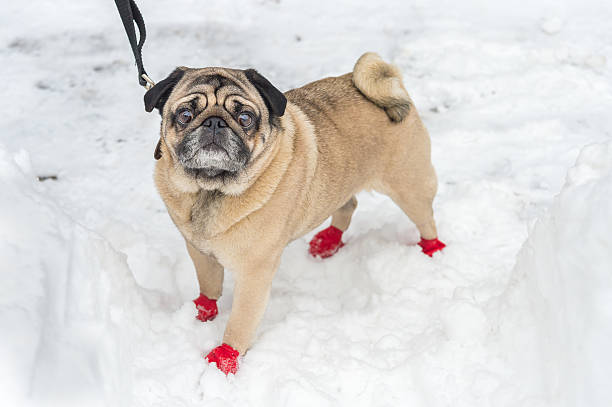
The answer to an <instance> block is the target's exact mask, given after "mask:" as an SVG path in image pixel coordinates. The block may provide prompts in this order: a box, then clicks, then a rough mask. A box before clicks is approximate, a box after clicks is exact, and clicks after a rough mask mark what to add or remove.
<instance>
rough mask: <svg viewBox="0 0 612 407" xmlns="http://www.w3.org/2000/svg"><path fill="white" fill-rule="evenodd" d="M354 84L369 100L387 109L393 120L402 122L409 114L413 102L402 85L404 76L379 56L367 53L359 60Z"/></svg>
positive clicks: (354, 73)
mask: <svg viewBox="0 0 612 407" xmlns="http://www.w3.org/2000/svg"><path fill="white" fill-rule="evenodd" d="M353 83H354V84H355V86H356V87H357V89H359V90H360V91H361V92H362V93H363V94H364V95H366V97H367V98H368V99H370V100H371V101H373V102H374V103H376V104H377V105H378V106H380V107H382V108H383V109H385V111H386V112H387V115H388V116H389V117H390V118H391V120H393V121H395V122H400V121H402V120H403V119H404V117H406V115H407V114H408V111H409V110H410V104H411V103H412V101H411V100H410V97H409V96H408V92H406V89H404V85H403V84H402V74H401V72H400V70H399V69H398V68H397V67H396V66H395V65H392V64H388V63H386V62H385V61H383V60H382V59H381V58H380V56H378V54H375V53H373V52H367V53H365V54H363V55H362V56H361V58H359V60H358V61H357V63H356V64H355V68H353Z"/></svg>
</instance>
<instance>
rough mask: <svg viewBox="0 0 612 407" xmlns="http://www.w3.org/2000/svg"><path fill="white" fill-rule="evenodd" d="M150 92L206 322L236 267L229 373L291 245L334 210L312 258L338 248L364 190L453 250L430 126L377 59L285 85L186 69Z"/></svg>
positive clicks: (216, 355)
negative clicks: (227, 273) (437, 216)
mask: <svg viewBox="0 0 612 407" xmlns="http://www.w3.org/2000/svg"><path fill="white" fill-rule="evenodd" d="M144 100H145V108H146V110H147V111H148V112H150V111H152V110H153V109H158V110H159V113H160V114H161V131H160V135H161V137H160V140H159V143H158V145H157V148H156V150H155V158H156V159H158V161H157V164H156V168H155V176H154V178H155V184H156V186H157V189H158V190H159V194H160V195H161V197H162V199H163V201H164V203H165V205H166V207H167V209H168V213H169V214H170V217H171V218H172V220H173V222H174V223H175V225H176V227H177V228H178V230H179V231H180V232H181V234H182V235H183V237H184V239H185V242H186V245H187V251H188V253H189V255H190V256H191V259H192V260H193V263H194V266H195V269H196V273H197V277H198V281H199V285H200V293H201V295H200V297H199V298H197V299H196V300H194V303H195V305H196V308H197V312H198V314H197V318H198V319H200V320H202V321H208V320H211V319H213V318H214V317H215V316H216V315H217V313H218V310H217V304H216V301H217V299H218V298H219V297H220V296H221V289H222V283H223V273H224V270H225V269H229V270H232V271H233V272H234V273H235V286H234V297H233V303H232V309H231V313H230V317H229V321H228V323H227V326H226V328H225V333H224V336H223V341H222V344H221V345H220V346H218V347H216V348H215V349H213V350H212V351H210V353H209V354H208V355H207V356H206V359H207V360H208V361H209V362H210V363H216V365H217V367H218V368H219V369H220V370H222V371H223V372H224V373H226V374H229V373H236V371H237V368H238V358H239V356H240V355H243V354H244V353H245V352H246V351H247V349H248V348H249V346H250V345H251V341H252V339H253V337H254V334H255V331H256V329H257V326H258V324H259V322H260V320H261V318H262V316H263V314H264V311H265V309H266V304H267V302H268V297H269V295H270V286H271V284H272V279H273V277H274V274H275V273H276V270H277V268H278V265H279V262H280V257H281V254H282V252H283V249H284V248H285V246H287V244H288V243H289V242H291V241H292V240H295V239H297V238H299V237H301V236H303V235H304V234H306V233H308V232H309V231H311V230H312V229H314V228H315V227H317V226H318V225H320V224H322V223H323V222H324V221H325V220H326V219H327V218H328V217H330V216H331V218H332V219H331V226H330V227H328V228H326V229H325V230H323V231H321V232H319V233H318V234H317V235H316V236H315V237H314V238H313V239H312V241H311V242H310V253H311V254H312V255H313V256H318V257H329V256H330V255H333V254H334V253H335V252H336V251H337V250H338V249H339V248H341V247H342V246H343V245H344V243H343V242H342V234H343V232H344V231H346V229H347V228H348V226H349V224H350V222H351V217H352V215H353V212H354V211H355V208H356V206H357V200H356V198H355V194H357V193H358V192H359V191H361V190H364V189H368V190H375V191H378V192H381V193H383V194H385V195H387V196H389V197H390V198H391V199H392V200H393V201H394V202H395V203H396V204H397V205H399V207H400V208H401V209H402V210H403V212H404V213H405V214H406V215H407V216H408V218H410V220H412V222H414V224H415V225H416V227H417V228H418V230H419V232H420V235H421V241H420V243H419V245H420V246H421V247H422V250H423V251H424V252H425V253H426V254H428V255H430V256H431V255H432V254H433V253H434V252H436V251H438V250H441V249H442V248H443V247H444V244H443V243H442V242H440V241H439V240H438V236H437V232H436V225H435V222H434V217H433V210H432V201H433V199H434V196H435V194H436V189H437V179H436V174H435V171H434V168H433V166H432V163H431V158H430V139H429V135H428V133H427V130H426V129H425V127H424V126H423V123H422V122H421V119H420V118H419V115H418V113H417V111H416V109H415V107H414V104H413V103H412V100H411V99H410V97H409V95H408V93H407V91H406V89H405V88H404V85H403V84H402V79H401V74H400V72H399V70H398V68H397V67H395V66H394V65H391V64H388V63H386V62H384V61H383V60H382V59H381V58H380V57H379V56H378V55H377V54H374V53H366V54H364V55H363V56H361V57H360V58H359V60H358V61H357V63H356V64H355V67H354V69H353V72H351V73H348V74H345V75H342V76H338V77H330V78H325V79H321V80H318V81H316V82H313V83H310V84H307V85H305V86H303V87H301V88H298V89H293V90H290V91H288V92H285V93H282V92H281V91H279V90H278V89H277V88H276V87H274V86H273V85H272V84H271V83H270V82H269V81H268V80H267V79H266V78H264V77H263V76H262V75H261V74H260V73H258V72H257V71H255V70H253V69H247V70H239V69H227V68H214V67H213V68H202V69H192V68H186V67H179V68H177V69H176V70H175V71H174V72H172V73H171V74H170V76H168V77H167V78H166V79H164V80H162V81H160V82H159V83H157V84H156V85H155V86H154V87H152V88H151V89H150V90H148V92H147V93H146V94H145V97H144Z"/></svg>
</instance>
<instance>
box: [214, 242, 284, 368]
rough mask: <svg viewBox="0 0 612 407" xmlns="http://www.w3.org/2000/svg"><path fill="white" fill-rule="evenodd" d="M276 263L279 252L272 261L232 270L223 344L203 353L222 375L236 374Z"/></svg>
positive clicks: (250, 339)
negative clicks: (232, 297) (228, 312)
mask: <svg viewBox="0 0 612 407" xmlns="http://www.w3.org/2000/svg"><path fill="white" fill-rule="evenodd" d="M279 262H280V254H279V255H278V256H275V260H274V261H273V262H269V261H264V262H261V263H259V264H260V265H259V266H253V264H257V263H258V262H254V263H253V264H252V265H251V266H250V267H249V269H248V270H237V271H236V274H235V275H236V285H235V287H234V301H233V303H232V312H231V314H230V318H229V321H228V323H227V326H226V328H225V334H224V335H223V344H222V345H221V346H218V347H216V348H215V349H213V350H212V351H211V352H210V353H209V354H208V355H207V356H206V360H207V361H208V362H209V363H216V364H217V367H218V368H219V369H220V370H221V371H222V372H223V373H225V374H228V373H236V371H237V370H238V356H239V355H243V354H244V353H245V352H246V351H247V349H248V348H249V346H250V344H251V341H252V339H253V337H254V336H255V331H256V330H257V327H258V326H259V322H260V320H261V318H262V316H263V314H264V312H265V310H266V306H267V304H268V298H269V297H270V287H271V285H272V277H273V276H274V273H275V271H276V269H277V268H278V264H279ZM247 267H248V266H247Z"/></svg>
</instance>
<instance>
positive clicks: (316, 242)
mask: <svg viewBox="0 0 612 407" xmlns="http://www.w3.org/2000/svg"><path fill="white" fill-rule="evenodd" d="M342 246H344V243H342V231H341V230H340V229H338V228H337V227H335V226H330V227H328V228H327V229H323V230H322V231H320V232H319V233H317V234H316V235H315V237H313V238H312V240H311V241H310V249H309V250H308V251H309V252H310V254H311V255H312V256H313V257H321V258H322V259H324V258H326V257H331V256H333V255H334V254H335V253H336V252H337V251H338V249H340V248H341V247H342Z"/></svg>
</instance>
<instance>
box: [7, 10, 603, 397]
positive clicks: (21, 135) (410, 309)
mask: <svg viewBox="0 0 612 407" xmlns="http://www.w3.org/2000/svg"><path fill="white" fill-rule="evenodd" d="M140 3H142V4H140V8H141V10H142V12H143V14H144V16H145V20H146V21H147V26H148V33H149V36H148V40H147V45H146V46H145V50H144V61H145V67H146V68H147V70H148V72H149V73H150V75H151V77H152V78H153V79H154V80H160V79H162V78H163V77H164V75H167V74H168V73H169V72H170V71H171V70H172V69H173V68H174V67H175V66H176V65H187V66H205V65H223V66H232V67H242V68H245V67H256V68H257V69H258V70H259V71H260V72H262V73H263V74H264V75H266V76H267V77H268V78H269V79H270V80H271V81H272V82H273V83H275V84H277V85H278V86H279V88H281V89H283V90H286V89H289V88H291V87H294V86H299V85H301V84H303V83H306V82H308V81H311V80H314V79H317V78H320V77H322V76H325V75H336V74H341V73H344V72H347V71H349V70H350V69H351V68H352V66H353V64H354V63H355V61H356V59H357V58H358V57H359V56H360V55H361V54H362V53H363V52H365V51H370V50H371V51H376V52H379V53H380V54H381V55H382V56H383V57H384V58H386V59H388V60H391V61H393V62H394V63H396V64H397V65H398V66H399V67H400V69H401V70H402V72H403V73H404V76H405V83H406V87H407V88H408V90H409V92H410V94H411V96H412V98H413V99H414V100H415V103H416V105H417V107H418V109H419V111H420V112H421V114H422V116H423V120H424V122H425V124H426V126H427V127H428V129H429V131H430V133H431V135H432V144H433V161H434V164H435V166H436V169H437V172H438V177H439V181H440V190H439V194H438V197H437V199H436V202H435V211H436V218H437V221H438V229H439V232H440V237H441V239H442V240H443V241H445V243H447V244H448V247H447V248H446V249H445V250H444V252H443V253H440V254H436V255H435V256H434V257H433V258H429V257H427V256H424V255H423V254H422V253H420V251H419V248H418V246H415V244H416V242H417V241H418V233H417V231H416V228H415V227H414V225H412V224H411V223H410V222H409V221H408V220H407V219H406V217H405V216H404V215H403V214H402V212H401V211H400V210H399V209H398V208H397V207H395V206H394V205H393V203H392V202H391V201H390V200H388V199H387V198H385V197H383V196H381V195H378V194H373V193H363V194H360V196H358V200H359V206H358V208H357V211H356V213H355V216H354V217H353V222H352V225H351V227H350V229H349V230H348V232H347V233H346V243H347V244H346V246H345V247H344V248H342V249H341V250H340V251H339V252H338V253H337V254H336V255H335V256H334V257H332V258H330V259H326V260H324V261H320V260H313V259H310V258H309V256H308V254H307V248H308V244H307V243H308V240H309V238H310V237H312V235H313V234H314V231H313V233H311V234H309V235H308V236H305V237H304V238H303V239H300V240H298V241H296V242H294V243H292V244H291V245H290V246H289V247H288V248H287V249H286V251H285V253H284V255H283V258H282V261H281V265H280V270H279V272H278V273H277V276H276V279H275V281H274V284H273V289H272V294H271V301H270V304H269V307H268V310H267V311H266V315H265V317H264V320H263V322H262V325H261V326H260V329H259V331H258V335H257V338H256V340H255V342H254V345H253V347H252V349H251V350H250V351H249V352H248V353H247V355H246V356H245V357H244V358H243V359H242V361H241V367H240V370H239V372H238V374H237V375H236V376H229V377H225V376H224V375H222V374H221V373H220V372H219V371H217V370H216V368H214V366H209V365H207V364H206V363H205V362H204V360H203V358H202V354H203V353H205V352H207V351H208V350H210V349H211V348H212V347H214V346H216V345H218V344H219V341H220V338H221V337H222V333H223V329H224V327H225V324H226V322H227V319H228V317H229V310H230V304H231V300H232V292H231V289H232V286H233V281H232V278H231V273H228V274H227V279H226V281H225V287H224V295H223V297H222V298H221V300H220V303H219V310H220V314H219V316H218V317H217V319H215V320H214V321H213V322H209V323H206V324H202V323H200V322H199V321H197V320H196V319H195V309H194V307H193V304H192V303H191V300H192V299H193V298H195V297H196V296H197V281H196V278H195V273H194V272H193V266H192V265H191V264H190V260H189V258H188V256H187V253H186V250H185V247H184V244H183V242H182V239H181V237H180V235H179V233H178V232H177V231H176V229H175V227H174V226H173V225H172V223H171V221H170V220H169V218H168V215H167V213H166V210H165V207H164V205H163V203H162V202H161V199H160V198H159V197H158V195H157V193H156V191H155V189H154V186H153V182H152V177H151V174H152V168H153V165H154V160H153V157H152V156H153V151H154V148H155V144H156V142H157V137H158V135H157V134H158V125H159V119H158V117H157V116H156V115H154V114H150V115H149V114H145V113H144V109H143V104H142V89H141V88H140V87H139V86H138V85H137V84H136V73H135V69H134V67H133V63H132V60H131V54H130V50H129V47H128V45H127V41H126V39H125V38H124V33H123V29H122V27H121V25H120V23H119V17H118V16H117V15H116V10H115V9H114V4H113V2H102V1H98V2H72V1H68V0H58V1H54V2H44V1H41V0H32V1H30V2H27V3H24V4H19V3H16V2H13V3H11V4H6V5H3V8H2V11H1V12H0V44H2V46H1V47H0V58H2V64H0V73H1V74H2V75H1V76H2V78H3V80H2V81H0V92H1V94H2V95H3V98H2V99H1V100H0V104H1V106H2V112H3V120H2V122H0V190H1V191H2V194H0V259H1V260H2V261H1V263H0V276H1V277H0V278H1V284H0V330H1V332H2V334H1V335H0V360H1V361H2V363H0V398H1V399H2V401H3V405H10V406H39V405H58V406H71V405H87V406H97V405H100V406H102V405H107V406H198V405H206V406H246V405H250V406H259V405H270V406H284V405H291V406H296V405H297V406H300V405H308V406H313V405H316V406H326V405H329V406H342V405H347V406H348V405H351V406H355V405H356V406H360V405H363V406H388V405H411V406H415V407H416V406H451V405H452V406H459V407H461V406H496V407H503V406H525V407H527V406H529V407H532V406H533V407H544V406H547V407H548V406H555V407H556V406H560V407H565V406H596V407H599V406H608V405H610V404H611V403H612V390H610V386H609V385H608V382H609V378H610V377H612V368H611V366H612V363H611V362H612V352H611V351H610V350H609V346H607V345H608V344H609V343H610V342H611V340H612V281H611V279H612V277H611V276H612V273H610V270H611V269H612V250H610V249H611V248H612V247H611V246H612V244H611V243H609V240H608V239H607V233H606V232H608V230H610V229H611V227H612V207H611V205H612V199H611V198H612V168H611V167H612V164H611V163H612V152H611V151H612V144H611V141H610V140H611V139H612V137H611V133H610V129H611V128H612V126H611V124H612V116H611V115H610V113H609V112H610V110H611V108H612V82H611V72H610V66H609V62H608V61H609V60H610V58H611V57H612V45H611V44H612V43H610V41H608V39H609V38H610V37H611V36H612V26H610V24H609V21H610V18H611V17H612V4H611V3H609V2H603V1H602V2H597V1H591V2H586V3H585V2H578V1H577V0H576V1H574V0H572V1H566V2H562V4H559V3H560V2H554V1H548V0H545V1H534V2H530V3H529V5H528V6H527V5H520V4H517V3H499V2H495V3H492V2H485V1H482V0H481V1H478V0H472V1H465V2H460V3H457V2H450V1H443V2H437V3H436V4H433V3H431V2H423V1H408V2H407V1H399V0H393V1H389V2H385V3H384V4H383V3H376V2H366V1H360V2H355V1H349V0H342V1H338V2H333V3H330V2H327V1H326V2H324V1H320V0H317V1H313V2H309V3H308V5H306V4H305V3H303V2H298V1H297V0H282V1H266V0H262V1H259V2H250V1H246V0H237V1H234V2H231V4H230V3H227V2H222V1H220V0H209V1H206V2H201V1H196V0H176V1H174V2H172V3H167V2H161V3H160V2H140ZM48 175H57V180H56V181H54V180H47V181H44V182H39V181H37V178H36V177H37V176H48Z"/></svg>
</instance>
